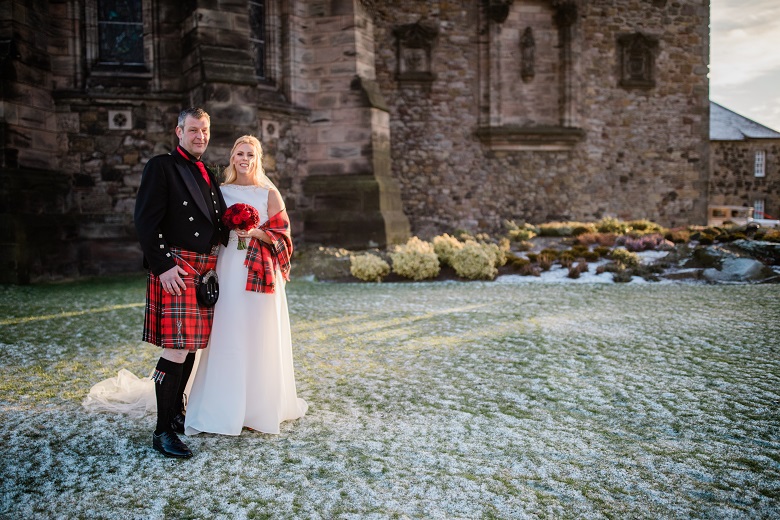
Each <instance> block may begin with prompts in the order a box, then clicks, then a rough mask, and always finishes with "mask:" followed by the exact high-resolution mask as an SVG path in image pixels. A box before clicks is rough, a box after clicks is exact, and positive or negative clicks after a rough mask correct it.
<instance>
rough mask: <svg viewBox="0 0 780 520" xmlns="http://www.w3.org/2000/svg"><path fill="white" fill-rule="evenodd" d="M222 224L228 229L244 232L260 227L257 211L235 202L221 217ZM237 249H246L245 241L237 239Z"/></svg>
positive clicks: (247, 205)
mask: <svg viewBox="0 0 780 520" xmlns="http://www.w3.org/2000/svg"><path fill="white" fill-rule="evenodd" d="M222 223H223V224H225V225H226V226H227V227H228V229H232V230H236V229H241V230H243V231H246V230H248V229H252V228H256V227H257V226H259V225H260V215H259V214H258V213H257V210H256V209H255V208H254V207H252V206H250V205H249V204H244V203H243V202H237V203H236V204H233V205H232V206H230V207H229V208H228V209H227V210H226V211H225V214H224V215H222ZM238 249H246V240H244V239H243V238H240V237H239V239H238Z"/></svg>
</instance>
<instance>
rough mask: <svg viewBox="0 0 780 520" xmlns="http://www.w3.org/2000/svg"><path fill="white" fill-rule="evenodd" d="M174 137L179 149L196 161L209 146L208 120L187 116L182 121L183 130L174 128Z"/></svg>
mask: <svg viewBox="0 0 780 520" xmlns="http://www.w3.org/2000/svg"><path fill="white" fill-rule="evenodd" d="M176 135H177V136H178V138H179V144H180V145H181V147H182V148H184V149H185V150H187V151H188V152H190V153H191V154H192V155H194V156H195V158H196V159H200V156H201V155H203V153H204V152H205V151H206V147H207V146H208V145H209V120H208V119H207V118H205V117H202V118H200V119H196V118H194V117H192V116H187V119H185V120H184V128H183V129H182V128H181V127H179V126H177V127H176Z"/></svg>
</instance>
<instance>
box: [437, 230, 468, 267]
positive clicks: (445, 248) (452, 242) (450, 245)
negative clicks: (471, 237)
mask: <svg viewBox="0 0 780 520" xmlns="http://www.w3.org/2000/svg"><path fill="white" fill-rule="evenodd" d="M462 247H463V242H461V241H460V240H458V239H457V238H455V237H452V236H450V235H448V234H447V233H444V234H443V235H439V236H437V237H434V238H433V250H434V252H435V253H436V256H437V257H438V258H439V262H441V264H442V265H449V266H451V265H452V256H453V255H454V254H455V252H456V251H458V250H460V249H461V248H462Z"/></svg>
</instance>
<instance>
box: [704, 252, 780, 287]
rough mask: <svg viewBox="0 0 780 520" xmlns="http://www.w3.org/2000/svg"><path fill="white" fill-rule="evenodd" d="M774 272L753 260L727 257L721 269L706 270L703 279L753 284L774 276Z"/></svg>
mask: <svg viewBox="0 0 780 520" xmlns="http://www.w3.org/2000/svg"><path fill="white" fill-rule="evenodd" d="M774 274H775V273H774V271H772V270H771V269H769V268H768V267H766V266H765V265H764V264H762V263H761V262H759V261H758V260H754V259H752V258H739V257H733V256H731V257H725V258H724V259H723V261H722V263H721V268H720V269H716V268H714V267H710V268H707V269H705V270H704V272H703V273H702V275H703V277H704V278H705V279H706V280H708V281H710V282H751V281H758V280H763V279H765V278H769V277H772V276H774Z"/></svg>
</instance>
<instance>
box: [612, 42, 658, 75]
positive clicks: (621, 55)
mask: <svg viewBox="0 0 780 520" xmlns="http://www.w3.org/2000/svg"><path fill="white" fill-rule="evenodd" d="M657 52H658V38H657V37H655V36H650V35H647V34H643V33H639V32H636V33H633V34H624V35H621V36H619V37H618V60H619V66H620V76H619V77H620V86H621V87H623V88H640V89H651V88H654V87H655V74H656V72H655V55H656V53H657ZM638 69H641V70H638Z"/></svg>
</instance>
